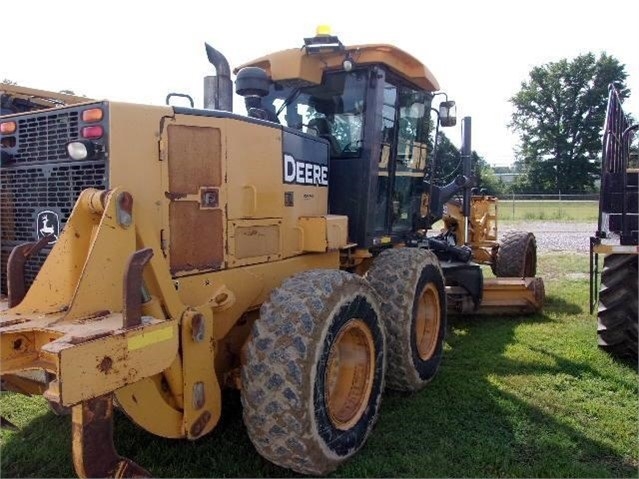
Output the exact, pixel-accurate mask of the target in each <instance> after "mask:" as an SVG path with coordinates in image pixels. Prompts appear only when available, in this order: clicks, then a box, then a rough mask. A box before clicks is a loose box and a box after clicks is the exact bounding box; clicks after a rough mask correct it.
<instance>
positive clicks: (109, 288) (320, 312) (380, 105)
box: [0, 35, 543, 477]
mask: <svg viewBox="0 0 639 479" xmlns="http://www.w3.org/2000/svg"><path fill="white" fill-rule="evenodd" d="M207 53H208V55H209V59H210V60H211V62H212V63H213V64H214V65H215V67H216V72H217V75H215V76H211V77H207V78H206V79H205V85H206V86H207V87H208V89H207V95H206V106H207V107H209V108H207V109H193V108H182V107H169V106H144V105H135V104H125V103H116V102H109V101H98V102H96V101H90V102H86V103H81V104H78V105H74V106H69V107H65V108H60V109H56V110H54V111H50V110H43V111H38V112H31V113H24V114H18V115H12V116H6V117H3V118H2V120H1V121H0V131H1V136H0V142H1V144H2V167H1V170H0V173H1V176H0V179H1V182H2V183H1V186H2V188H1V191H2V211H1V213H2V241H3V247H4V245H11V246H13V249H12V250H11V252H10V254H9V255H8V258H7V259H6V260H5V259H3V265H4V264H6V269H7V281H8V282H7V286H8V288H7V293H8V304H7V305H6V306H7V307H8V309H5V310H4V311H2V312H1V313H0V339H1V346H2V348H1V354H2V357H1V359H2V361H1V364H0V372H1V373H2V380H3V385H4V387H5V388H7V389H12V390H14V391H19V392H22V393H25V394H43V395H44V397H45V398H47V399H48V400H49V401H50V402H52V403H56V404H58V405H60V406H68V407H71V408H72V421H73V429H72V431H73V432H72V434H73V441H72V442H73V458H74V465H75V469H76V472H77V474H78V475H79V476H83V477H104V476H116V477H124V476H144V475H148V474H149V473H148V472H147V471H146V470H144V469H143V468H141V467H140V466H138V465H137V464H135V462H133V461H132V460H131V459H127V458H123V457H120V456H119V455H118V454H117V453H116V452H115V448H114V444H113V433H112V428H113V425H112V415H113V405H114V404H116V405H117V407H118V408H120V409H121V410H122V411H123V412H124V413H125V414H126V415H127V416H129V417H130V418H131V420H133V421H134V422H135V423H136V424H138V425H139V426H140V427H142V428H144V429H146V430H147V431H149V432H151V433H153V434H156V435H159V436H162V437H167V438H176V439H179V438H187V439H191V440H193V439H197V438H200V437H202V436H203V435H205V434H207V433H208V432H210V431H211V430H212V429H213V428H214V427H215V425H216V424H217V422H218V420H219V418H220V411H221V404H220V403H221V393H220V391H221V389H222V388H224V387H236V388H241V397H242V404H243V416H244V421H245V424H246V427H247V430H248V433H249V436H250V438H251V440H252V442H253V444H254V445H255V447H256V449H257V450H258V451H259V452H260V453H261V454H262V455H263V456H264V457H265V458H267V459H268V460H270V461H272V462H274V463H276V464H279V465H281V466H284V467H287V468H291V469H293V470H295V471H298V472H301V473H309V474H325V473H327V472H329V471H331V470H334V469H335V468H336V467H338V466H339V464H341V463H342V462H343V461H344V460H346V459H347V458H349V457H351V456H352V455H353V454H354V453H355V452H356V451H357V450H359V449H360V448H361V447H362V445H363V444H364V442H365V440H366V438H367V436H368V435H369V433H370V432H371V430H372V428H373V425H374V423H375V421H376V418H377V415H378V413H379V410H380V404H381V402H380V401H381V397H382V391H383V389H384V387H389V388H393V389H398V390H404V391H416V390H419V389H421V388H422V387H423V386H425V384H426V383H428V382H429V381H430V380H431V379H432V378H433V376H434V375H435V373H436V371H437V369H438V366H439V364H440V361H441V358H442V347H443V340H444V335H445V330H446V314H447V307H448V308H451V309H456V310H458V311H475V312H477V311H480V312H481V311H510V312H516V313H522V312H531V311H537V310H538V309H539V308H540V307H541V302H542V299H543V287H542V286H543V285H542V283H541V280H540V279H535V278H507V279H501V278H498V279H493V280H483V277H482V274H481V269H480V268H479V266H478V265H477V264H474V263H472V262H470V261H469V259H470V257H469V256H468V255H467V254H466V250H465V249H464V248H460V247H457V246H454V245H444V247H441V248H439V246H441V245H439V244H438V243H437V240H433V241H431V238H429V236H428V235H427V234H425V233H424V232H425V231H427V230H428V228H429V227H430V225H431V224H432V222H433V221H435V220H436V219H437V216H438V213H437V212H439V211H441V210H442V208H443V204H444V203H445V202H446V201H447V199H449V198H452V196H453V195H454V194H455V193H456V192H459V191H465V190H464V189H467V188H468V186H469V185H470V183H471V182H470V178H469V177H468V176H466V175H460V176H459V177H458V178H456V179H455V181H454V182H452V183H451V184H449V185H446V186H444V187H437V186H435V185H434V184H433V183H432V182H431V183H428V182H425V181H424V176H425V173H426V174H427V173H428V161H427V159H428V157H427V153H428V141H427V138H428V125H429V118H430V114H431V100H432V98H433V96H434V95H435V94H436V92H437V91H438V89H439V85H438V83H437V81H436V79H435V77H434V76H433V75H432V73H431V72H430V71H429V70H428V69H427V68H426V67H425V66H424V65H423V64H422V63H420V62H419V61H418V60H417V59H415V58H414V57H412V56H411V55H409V54H408V53H406V52H404V51H402V50H400V49H398V48H396V47H393V46H389V45H361V46H353V47H346V46H344V45H343V44H342V43H341V42H340V41H339V39H338V38H337V37H334V36H331V35H318V36H316V37H312V38H308V39H305V46H304V48H303V49H301V50H300V49H291V50H286V51H281V52H277V53H273V54H271V55H268V56H265V57H262V58H259V59H257V60H255V61H252V62H250V63H248V64H247V65H244V66H242V67H240V68H238V69H237V70H235V71H236V73H237V78H236V91H237V93H238V94H240V95H243V96H244V97H245V98H246V106H247V112H248V115H247V116H240V115H237V114H233V113H231V110H232V105H231V99H232V83H231V80H230V69H229V66H228V62H227V61H226V59H225V58H224V57H223V56H222V55H221V54H220V53H219V52H217V51H216V50H214V49H213V48H211V47H210V46H208V45H207ZM451 107H452V104H451V103H450V102H448V103H446V102H444V104H443V105H442V106H441V108H440V110H439V111H437V112H436V113H437V117H438V120H439V121H440V122H441V124H442V125H450V124H453V123H454V119H453V117H452V115H451V111H452V109H451ZM465 125H466V130H465V137H466V142H465V146H464V148H463V152H464V155H466V157H469V156H470V142H469V140H470V119H465ZM63 226H64V227H63ZM38 251H40V253H42V252H47V251H48V253H47V255H46V260H44V262H43V264H42V265H41V266H39V264H38V265H37V266H38V267H39V271H37V275H36V276H35V279H34V280H33V282H32V284H31V285H30V287H28V286H29V282H30V281H31V280H32V276H33V274H34V273H33V272H32V271H31V270H29V269H28V268H27V267H26V265H27V264H28V263H29V261H35V263H38V260H37V254H38ZM438 254H439V255H440V256H441V259H439V258H438V256H437V255H438ZM30 275H31V276H30ZM29 370H44V371H46V372H47V373H48V374H49V375H50V378H51V380H50V381H48V382H47V383H46V384H44V383H39V382H37V381H33V380H31V379H29V377H28V376H25V375H23V374H22V373H23V372H24V371H29Z"/></svg>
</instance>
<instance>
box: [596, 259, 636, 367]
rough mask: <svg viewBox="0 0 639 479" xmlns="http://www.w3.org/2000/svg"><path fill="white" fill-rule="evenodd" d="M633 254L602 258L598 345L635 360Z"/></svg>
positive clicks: (621, 356) (634, 263)
mask: <svg viewBox="0 0 639 479" xmlns="http://www.w3.org/2000/svg"><path fill="white" fill-rule="evenodd" d="M638 258H639V257H638V256H637V255H631V254H612V255H609V256H606V257H605V258H604V267H603V271H602V272H601V289H600V291H599V311H598V314H597V336H598V343H599V347H600V348H601V349H603V350H604V351H606V352H607V353H609V354H610V355H611V356H614V357H616V358H630V359H634V360H635V361H636V360H637V321H638V319H637V315H638V314H639V308H638V306H637V302H638V297H637V289H638V286H637V284H638V282H639V279H638V277H637V261H638Z"/></svg>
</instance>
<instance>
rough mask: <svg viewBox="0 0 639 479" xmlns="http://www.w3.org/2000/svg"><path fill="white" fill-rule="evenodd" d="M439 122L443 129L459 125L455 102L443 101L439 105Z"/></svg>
mask: <svg viewBox="0 0 639 479" xmlns="http://www.w3.org/2000/svg"><path fill="white" fill-rule="evenodd" d="M439 122H440V123H441V125H442V126H443V127H447V126H455V125H456V124H457V107H456V106H455V102H454V101H443V102H441V103H440V104H439Z"/></svg>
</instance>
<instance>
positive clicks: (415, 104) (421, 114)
mask: <svg viewBox="0 0 639 479" xmlns="http://www.w3.org/2000/svg"><path fill="white" fill-rule="evenodd" d="M383 90H384V94H383V98H384V100H383V105H382V123H381V147H380V157H379V163H378V179H377V201H376V211H375V230H376V231H375V232H376V233H377V234H392V233H401V232H404V231H409V230H410V229H412V226H413V221H414V215H415V214H417V213H418V212H419V202H420V199H421V192H422V182H423V178H424V173H425V169H426V166H427V153H428V151H429V148H430V146H429V119H430V104H431V95H430V94H429V93H427V92H424V91H420V90H416V89H414V88H412V87H410V86H406V85H403V84H402V83H400V82H397V81H393V79H392V77H390V78H387V79H386V80H385V81H384V86H383Z"/></svg>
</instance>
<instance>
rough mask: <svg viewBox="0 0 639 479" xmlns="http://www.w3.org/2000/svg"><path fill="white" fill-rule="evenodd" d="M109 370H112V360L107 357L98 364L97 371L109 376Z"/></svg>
mask: <svg viewBox="0 0 639 479" xmlns="http://www.w3.org/2000/svg"><path fill="white" fill-rule="evenodd" d="M111 368H113V359H111V358H110V357H109V356H105V357H104V358H103V359H102V361H100V364H98V370H99V371H100V372H102V373H104V374H109V372H110V371H111Z"/></svg>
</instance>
